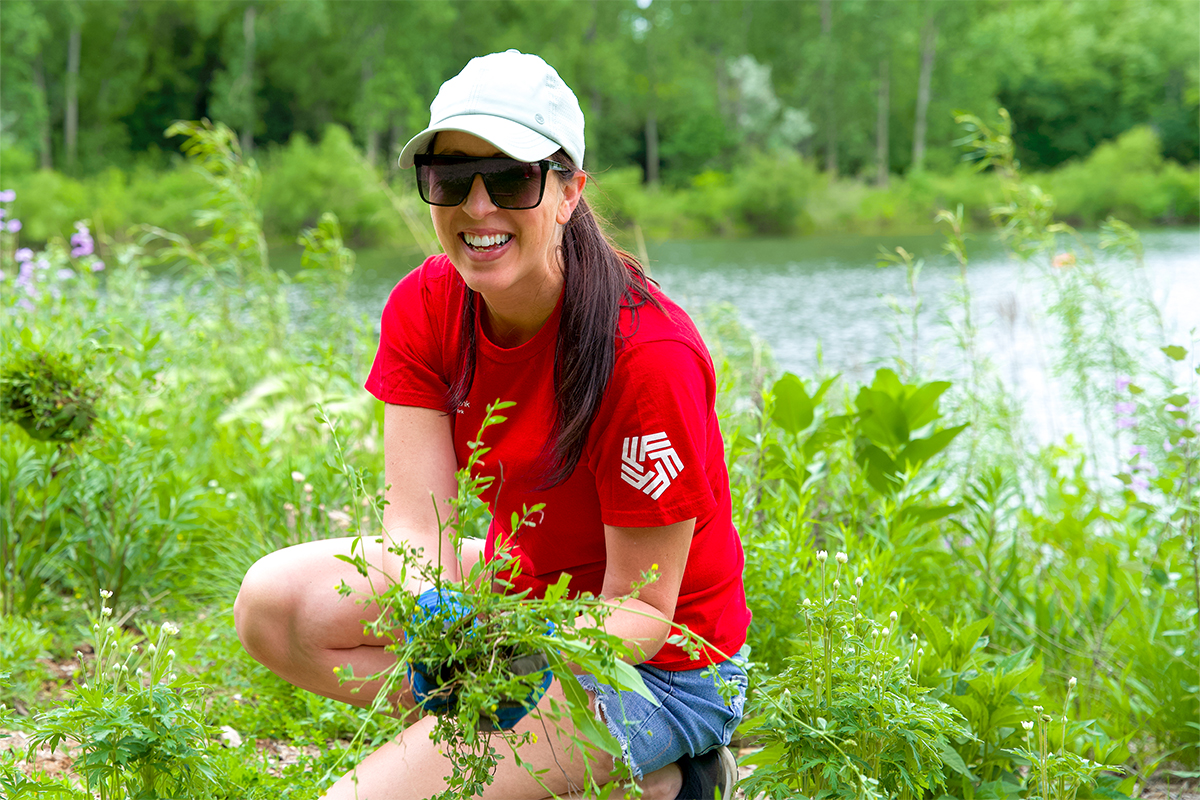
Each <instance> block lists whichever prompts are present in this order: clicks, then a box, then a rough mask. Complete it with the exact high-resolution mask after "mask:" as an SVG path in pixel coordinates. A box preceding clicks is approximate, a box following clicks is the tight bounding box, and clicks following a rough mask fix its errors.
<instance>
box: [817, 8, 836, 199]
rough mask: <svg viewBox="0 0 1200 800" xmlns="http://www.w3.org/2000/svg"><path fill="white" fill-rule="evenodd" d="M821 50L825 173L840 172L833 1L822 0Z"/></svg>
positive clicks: (833, 173) (834, 173)
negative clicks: (834, 82)
mask: <svg viewBox="0 0 1200 800" xmlns="http://www.w3.org/2000/svg"><path fill="white" fill-rule="evenodd" d="M821 43H822V44H823V45H824V46H823V47H822V48H821V51H822V54H823V57H824V59H825V67H824V69H825V74H824V81H823V83H824V89H825V171H826V172H828V173H830V174H832V175H836V174H837V171H838V130H837V105H836V104H835V102H834V91H833V78H834V71H833V0H821Z"/></svg>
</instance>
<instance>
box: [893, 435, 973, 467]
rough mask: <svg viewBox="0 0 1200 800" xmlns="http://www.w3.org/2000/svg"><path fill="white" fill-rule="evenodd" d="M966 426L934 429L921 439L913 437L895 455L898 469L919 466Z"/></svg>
mask: <svg viewBox="0 0 1200 800" xmlns="http://www.w3.org/2000/svg"><path fill="white" fill-rule="evenodd" d="M966 427H967V426H966V425H965V424H964V425H956V426H955V427H953V428H945V429H943V430H940V431H936V432H935V433H932V434H930V435H929V436H926V437H925V438H923V439H913V440H912V441H911V442H909V443H908V444H907V445H905V446H904V449H903V450H901V451H900V455H899V456H897V457H896V462H897V463H898V464H899V466H900V469H901V470H903V471H905V472H907V471H909V470H911V469H913V468H915V467H919V466H920V465H921V464H924V463H925V462H926V461H928V460H929V459H931V458H933V457H934V456H935V455H937V454H938V453H940V452H942V451H943V450H945V449H946V447H947V446H949V444H950V442H952V441H954V437H956V436H958V435H959V434H960V433H962V432H963V431H964V430H966Z"/></svg>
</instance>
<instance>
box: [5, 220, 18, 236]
mask: <svg viewBox="0 0 1200 800" xmlns="http://www.w3.org/2000/svg"><path fill="white" fill-rule="evenodd" d="M19 230H21V220H19V219H10V220H9V221H8V231H9V233H16V232H17V231H19Z"/></svg>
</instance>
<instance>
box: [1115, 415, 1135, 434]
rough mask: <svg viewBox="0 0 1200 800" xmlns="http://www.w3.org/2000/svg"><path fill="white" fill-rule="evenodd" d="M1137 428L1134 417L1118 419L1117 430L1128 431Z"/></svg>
mask: <svg viewBox="0 0 1200 800" xmlns="http://www.w3.org/2000/svg"><path fill="white" fill-rule="evenodd" d="M1136 427H1137V420H1136V419H1134V418H1133V417H1117V428H1118V429H1119V430H1123V431H1127V430H1129V429H1130V428H1136Z"/></svg>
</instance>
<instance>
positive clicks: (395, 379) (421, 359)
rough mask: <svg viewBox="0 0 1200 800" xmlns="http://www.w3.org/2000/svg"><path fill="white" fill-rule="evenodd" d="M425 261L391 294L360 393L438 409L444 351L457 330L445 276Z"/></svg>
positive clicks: (445, 375) (445, 376) (444, 383)
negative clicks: (450, 307)
mask: <svg viewBox="0 0 1200 800" xmlns="http://www.w3.org/2000/svg"><path fill="white" fill-rule="evenodd" d="M434 266H435V265H434V264H433V263H432V262H431V261H426V262H425V264H422V265H421V266H420V267H418V268H417V269H415V270H413V271H412V272H410V273H409V274H408V275H406V276H405V277H404V278H403V279H402V280H401V281H400V282H399V283H398V284H396V288H395V289H393V290H392V293H391V295H390V296H389V297H388V301H387V304H386V305H385V306H384V308H383V316H382V318H381V320H380V332H379V349H378V350H377V351H376V353H375V361H374V363H373V364H372V365H371V372H370V373H369V374H368V376H367V380H366V384H365V386H366V389H367V391H369V392H370V393H371V394H373V395H375V397H377V398H379V399H380V400H382V401H384V402H385V403H394V404H396V405H407V406H420V407H422V408H436V409H441V408H443V407H444V406H445V403H446V394H447V391H448V389H449V382H450V377H449V370H448V369H447V359H446V353H448V352H454V351H452V350H449V349H448V348H449V347H453V346H454V345H455V343H456V342H457V339H458V331H457V330H454V331H450V330H447V328H448V327H451V326H453V325H454V321H453V320H452V319H449V317H448V315H447V314H446V311H447V309H448V307H449V298H448V297H446V292H444V291H440V289H443V288H444V286H443V285H444V283H445V276H442V275H439V274H437V273H438V271H437V270H436V269H434Z"/></svg>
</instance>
